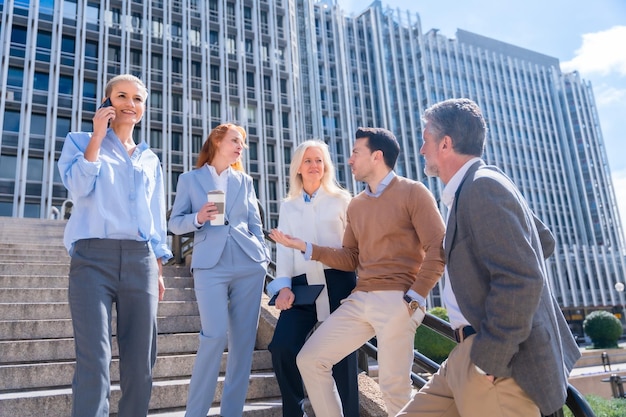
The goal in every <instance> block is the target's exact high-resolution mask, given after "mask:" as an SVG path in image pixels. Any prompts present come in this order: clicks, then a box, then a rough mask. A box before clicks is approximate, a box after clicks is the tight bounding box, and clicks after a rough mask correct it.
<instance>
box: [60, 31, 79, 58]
mask: <svg viewBox="0 0 626 417" xmlns="http://www.w3.org/2000/svg"><path fill="white" fill-rule="evenodd" d="M75 48H76V42H75V40H74V38H73V37H71V36H66V35H63V37H62V38H61V52H64V53H66V54H71V55H74V50H75Z"/></svg>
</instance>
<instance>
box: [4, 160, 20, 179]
mask: <svg viewBox="0 0 626 417" xmlns="http://www.w3.org/2000/svg"><path fill="white" fill-rule="evenodd" d="M16 172H17V156H14V155H0V178H8V179H15V173H16Z"/></svg>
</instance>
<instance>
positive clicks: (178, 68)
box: [172, 57, 183, 74]
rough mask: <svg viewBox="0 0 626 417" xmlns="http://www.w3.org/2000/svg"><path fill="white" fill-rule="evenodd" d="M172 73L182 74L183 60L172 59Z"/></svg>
mask: <svg viewBox="0 0 626 417" xmlns="http://www.w3.org/2000/svg"><path fill="white" fill-rule="evenodd" d="M172 72H173V73H174V74H182V73H183V60H182V59H180V58H176V57H172Z"/></svg>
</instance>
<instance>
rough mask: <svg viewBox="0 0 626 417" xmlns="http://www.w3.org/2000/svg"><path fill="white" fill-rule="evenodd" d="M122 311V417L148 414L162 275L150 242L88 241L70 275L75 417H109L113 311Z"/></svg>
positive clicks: (75, 258) (119, 315) (79, 246)
mask: <svg viewBox="0 0 626 417" xmlns="http://www.w3.org/2000/svg"><path fill="white" fill-rule="evenodd" d="M114 303H115V306H116V310H117V323H116V324H117V331H116V335H117V344H118V348H119V356H120V361H119V364H120V366H119V368H120V388H121V391H122V397H121V399H120V402H119V407H118V414H117V415H118V416H119V417H141V416H146V415H147V414H148V404H149V402H150V395H151V392H152V367H153V366H154V363H155V361H156V337H157V327H156V315H157V306H158V267H157V263H156V258H155V255H154V253H153V252H152V250H151V248H150V245H149V244H148V243H147V242H138V241H132V240H113V239H84V240H79V241H78V242H76V244H75V251H74V254H73V255H72V260H71V264H70V274H69V304H70V311H71V314H72V326H73V329H74V343H75V349H76V370H75V372H74V379H73V381H72V416H73V417H105V416H107V417H108V415H109V397H110V391H111V388H110V387H111V383H110V375H109V365H110V362H111V335H112V324H111V321H112V310H113V304H114Z"/></svg>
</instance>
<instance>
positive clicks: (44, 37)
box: [37, 30, 52, 49]
mask: <svg viewBox="0 0 626 417" xmlns="http://www.w3.org/2000/svg"><path fill="white" fill-rule="evenodd" d="M37 48H45V49H51V48H52V33H50V32H46V31H44V30H40V31H39V32H38V33H37Z"/></svg>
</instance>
